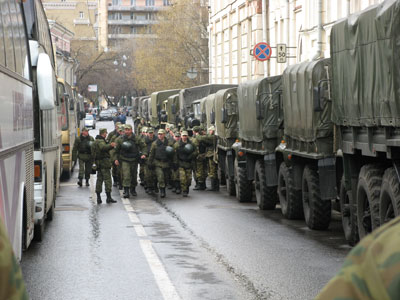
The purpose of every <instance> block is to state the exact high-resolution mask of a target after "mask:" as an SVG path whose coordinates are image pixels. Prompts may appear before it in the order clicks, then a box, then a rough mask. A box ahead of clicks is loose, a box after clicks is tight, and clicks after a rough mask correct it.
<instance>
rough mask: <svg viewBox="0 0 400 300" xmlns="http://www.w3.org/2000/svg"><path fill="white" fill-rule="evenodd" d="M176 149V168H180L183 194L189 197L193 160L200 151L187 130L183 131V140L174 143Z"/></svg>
mask: <svg viewBox="0 0 400 300" xmlns="http://www.w3.org/2000/svg"><path fill="white" fill-rule="evenodd" d="M174 149H175V157H174V169H178V168H179V180H180V184H181V190H182V195H183V197H187V196H188V194H189V187H190V184H191V182H192V166H193V164H192V161H193V159H195V158H196V156H197V154H198V152H197V149H196V146H195V145H194V144H193V143H192V142H191V141H190V140H189V138H188V132H187V131H182V134H181V140H180V141H179V142H176V143H175V144H174Z"/></svg>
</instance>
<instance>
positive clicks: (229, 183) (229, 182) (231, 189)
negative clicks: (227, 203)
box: [225, 157, 236, 196]
mask: <svg viewBox="0 0 400 300" xmlns="http://www.w3.org/2000/svg"><path fill="white" fill-rule="evenodd" d="M225 178H226V190H227V191H228V194H229V196H236V187H235V177H233V178H230V177H229V167H228V157H225Z"/></svg>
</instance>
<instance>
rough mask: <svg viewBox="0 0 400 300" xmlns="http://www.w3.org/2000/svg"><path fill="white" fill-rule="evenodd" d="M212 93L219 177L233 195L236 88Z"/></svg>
mask: <svg viewBox="0 0 400 300" xmlns="http://www.w3.org/2000/svg"><path fill="white" fill-rule="evenodd" d="M214 95H215V103H214V110H215V127H216V133H215V134H216V135H217V151H218V169H219V172H218V173H219V176H220V177H219V178H220V181H221V182H222V183H225V184H226V189H227V191H228V193H229V195H231V196H235V195H236V188H235V176H234V161H235V153H234V150H233V149H232V146H233V144H234V143H235V142H236V139H237V138H238V121H239V120H238V115H239V111H238V104H237V101H238V100H237V88H236V87H235V88H230V89H224V90H219V91H218V92H216V93H215V94H214Z"/></svg>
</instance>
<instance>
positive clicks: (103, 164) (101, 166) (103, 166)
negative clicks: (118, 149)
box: [93, 128, 117, 204]
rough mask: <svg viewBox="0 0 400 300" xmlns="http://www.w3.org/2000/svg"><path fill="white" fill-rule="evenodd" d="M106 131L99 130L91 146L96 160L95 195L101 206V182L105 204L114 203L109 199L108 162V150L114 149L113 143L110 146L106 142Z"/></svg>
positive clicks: (104, 129)
mask: <svg viewBox="0 0 400 300" xmlns="http://www.w3.org/2000/svg"><path fill="white" fill-rule="evenodd" d="M106 136H107V129H106V128H101V129H100V131H99V135H98V136H96V141H95V144H94V146H93V152H94V156H95V159H96V166H97V181H96V194H97V203H98V204H101V203H102V200H101V196H100V194H101V190H102V187H103V181H104V184H105V190H106V195H107V199H106V202H107V203H116V202H117V201H115V200H114V199H113V198H111V172H110V169H111V160H110V150H111V149H113V148H114V147H115V143H114V142H112V143H111V144H109V143H107V141H106Z"/></svg>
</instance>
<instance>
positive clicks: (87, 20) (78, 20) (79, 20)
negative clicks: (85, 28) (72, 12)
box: [74, 19, 90, 25]
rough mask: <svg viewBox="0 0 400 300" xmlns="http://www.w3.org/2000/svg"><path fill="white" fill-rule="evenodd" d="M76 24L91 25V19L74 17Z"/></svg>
mask: <svg viewBox="0 0 400 300" xmlns="http://www.w3.org/2000/svg"><path fill="white" fill-rule="evenodd" d="M74 25H90V21H89V19H74Z"/></svg>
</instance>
